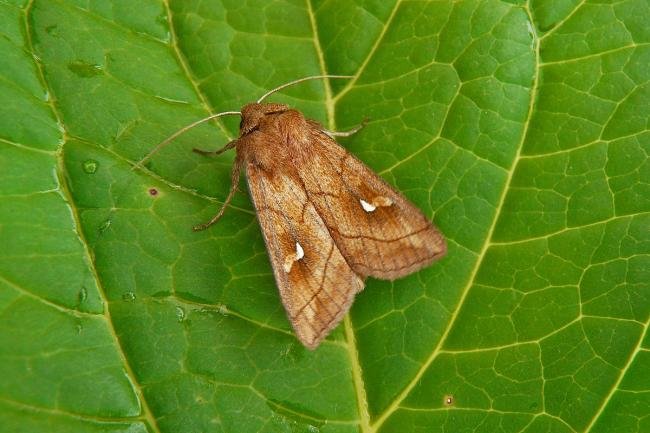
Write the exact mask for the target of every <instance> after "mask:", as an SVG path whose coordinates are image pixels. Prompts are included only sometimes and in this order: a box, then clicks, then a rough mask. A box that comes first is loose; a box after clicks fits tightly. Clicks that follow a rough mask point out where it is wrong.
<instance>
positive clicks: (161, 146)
mask: <svg viewBox="0 0 650 433" xmlns="http://www.w3.org/2000/svg"><path fill="white" fill-rule="evenodd" d="M235 114H236V115H241V113H240V112H239V111H224V112H222V113H217V114H213V115H211V116H208V117H204V118H203V119H200V120H197V121H196V122H193V123H190V124H189V125H187V126H184V127H182V128H181V129H179V130H178V131H176V132H174V133H173V134H172V135H170V136H169V137H167V138H165V139H164V140H163V141H161V142H160V143H158V144H157V145H156V147H154V148H153V150H151V152H149V153H147V154H146V155H145V157H144V158H142V159H141V160H140V161H138V162H137V163H136V164H135V165H134V166H133V168H132V170H135V169H137V168H139V167H140V166H142V164H144V163H145V162H147V161H148V160H149V158H151V157H152V156H154V155H155V154H156V153H158V151H159V150H160V149H162V148H163V146H165V145H167V144H169V142H171V141H172V140H174V139H175V138H176V137H178V136H179V135H181V134H183V133H184V132H185V131H188V130H190V129H192V128H194V127H195V126H197V125H200V124H201V123H204V122H207V121H208V120H211V119H216V118H217V117H221V116H227V115H235Z"/></svg>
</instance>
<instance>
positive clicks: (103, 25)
mask: <svg viewBox="0 0 650 433" xmlns="http://www.w3.org/2000/svg"><path fill="white" fill-rule="evenodd" d="M649 20H650V6H649V5H648V2H647V1H645V0H622V1H619V2H596V1H594V2H590V1H582V2H579V1H568V0H567V1H560V0H557V1H536V0H530V1H528V2H525V1H521V0H520V1H511V2H499V1H495V0H461V1H454V2H452V1H399V0H392V1H371V0H354V1H343V0H330V1H324V0H281V1H276V2H267V1H263V0H248V1H242V0H222V1H217V0H202V1H199V0H182V1H181V0H162V1H160V0H145V1H139V2H130V1H125V0H112V1H109V0H106V1H97V2H88V1H83V0H29V1H28V0H24V1H20V0H4V1H1V2H0V95H1V96H0V100H1V101H2V104H1V105H0V173H1V175H0V246H1V248H0V375H1V377H2V379H1V380H0V425H2V426H3V427H2V429H3V431H8V432H37V431H52V432H59V431H60V432H64V431H65V432H77V431H78V432H92V431H109V432H126V431H128V432H146V431H148V432H181V431H182V432H323V433H327V432H341V433H342V432H362V433H370V432H405V431H406V432H434V431H454V432H460V431H473V432H474V431H480V432H496V431H500V432H541V431H549V432H550V431H552V432H578V431H580V432H582V431H590V432H611V431H616V432H643V431H650V421H649V420H650V375H648V371H650V370H649V369H650V334H649V333H648V332H647V329H648V324H649V320H650V156H649V155H650V114H649V113H650V69H649V68H648V65H650V26H648V25H647V23H648V21H649ZM324 73H327V74H351V75H353V76H354V78H352V79H350V80H330V81H325V82H320V81H312V82H308V83H304V84H301V85H299V86H296V87H293V88H290V89H286V90H285V91H283V92H282V93H281V94H276V95H274V96H273V97H272V100H274V101H281V102H285V103H287V104H290V105H292V106H294V107H296V108H298V109H300V110H301V111H303V112H304V113H305V114H306V115H307V116H308V117H311V118H314V119H317V120H319V121H321V122H322V123H323V124H325V125H327V127H328V128H330V129H336V130H344V129H347V128H350V127H353V126H354V125H356V124H358V123H359V122H361V121H362V120H363V119H364V118H365V117H368V118H369V119H370V122H369V123H368V125H367V126H366V127H365V128H364V129H363V130H362V131H361V132H359V133H357V134H356V135H354V136H353V137H351V138H348V139H345V140H342V144H343V145H344V146H345V147H346V148H347V149H349V150H350V152H352V153H353V154H355V155H357V156H358V157H359V158H361V159H362V160H364V161H365V162H366V163H367V164H368V165H369V166H371V167H372V168H373V169H375V170H376V171H377V172H378V173H380V174H381V175H382V176H384V177H385V178H386V179H387V180H388V181H389V182H390V183H392V184H393V185H395V186H396V187H397V188H398V189H399V190H401V191H403V192H404V194H406V195H407V196H408V197H409V198H410V199H412V200H413V201H414V202H415V203H416V204H417V205H418V206H419V207H420V208H421V209H422V210H423V212H424V213H425V214H426V215H428V216H430V217H431V218H432V219H433V220H434V221H435V222H436V224H437V225H438V226H439V227H440V228H441V230H442V231H443V232H444V233H445V235H446V237H447V239H448V243H449V252H448V255H447V257H446V258H444V259H443V260H442V261H441V262H439V263H437V264H435V265H434V266H431V267H429V268H427V269H425V270H422V271H421V272H418V273H416V274H414V275H411V276H409V277H407V278H404V279H401V280H398V281H395V282H386V281H378V280H369V281H368V284H367V288H366V289H365V291H364V292H363V293H361V294H360V295H359V296H358V297H357V300H356V303H355V305H354V307H353V308H352V311H351V314H350V315H349V317H348V318H346V320H345V322H344V323H343V324H342V325H341V326H339V327H338V328H337V329H336V330H335V331H334V333H333V334H332V335H331V336H330V337H329V338H328V339H327V340H326V341H325V342H324V343H323V344H322V345H321V346H320V347H319V348H318V349H317V350H316V351H308V350H306V349H304V348H303V347H302V346H301V345H300V344H299V343H298V342H297V340H296V339H295V337H294V336H293V334H292V332H291V329H290V326H289V324H288V322H287V319H286V317H285V314H284V311H283V309H282V306H281V304H280V300H279V296H278V294H277V289H276V286H275V282H274V280H273V276H272V274H271V270H270V266H269V262H268V258H267V254H266V251H265V249H264V243H263V241H262V238H261V234H260V229H259V226H258V224H257V221H256V218H255V215H254V212H253V208H252V206H251V203H250V200H249V198H248V196H247V194H246V193H240V194H238V195H237V197H236V199H235V201H234V203H233V205H232V206H231V207H230V208H229V209H228V210H227V212H226V214H225V216H224V218H223V219H222V220H221V221H220V222H219V223H218V224H217V225H216V226H214V227H212V228H210V229H209V230H206V231H203V232H199V233H194V232H192V230H191V227H192V226H193V225H195V224H197V223H201V222H204V221H206V220H208V219H209V218H210V217H211V216H212V215H214V213H215V212H216V211H217V209H218V208H219V206H220V205H221V203H222V202H223V200H224V198H225V196H226V194H227V192H228V189H229V182H230V180H229V178H230V165H231V162H232V158H233V155H232V154H227V155H223V156H220V157H218V158H214V159H209V158H204V157H202V156H200V155H197V154H195V153H193V152H191V148H193V147H200V148H205V149H216V148H218V147H220V146H222V145H223V144H224V143H226V142H227V140H229V139H230V138H232V137H234V136H236V133H237V121H238V119H235V118H227V119H225V120H223V121H220V122H215V123H212V124H203V125H201V126H199V127H197V128H194V129H192V130H191V131H189V132H188V133H186V134H185V135H183V136H181V137H180V138H178V139H177V140H175V141H174V142H173V144H171V145H169V146H167V147H166V148H164V149H163V150H162V151H160V152H159V153H158V154H156V155H155V156H154V157H153V159H152V160H151V161H150V162H149V163H147V165H146V169H144V170H132V167H133V165H134V164H135V163H136V162H137V161H138V160H139V159H141V158H142V157H143V156H144V155H145V154H147V152H149V151H150V150H151V149H152V148H153V147H154V146H155V145H156V143H158V142H160V141H161V140H163V139H164V138H165V137H167V136H169V135H170V134H171V133H173V132H174V131H176V130H177V129H178V128H180V127H182V126H184V125H187V124H189V123H192V122H194V121H196V120H197V119H200V118H202V117H205V116H206V115H208V114H209V113H214V112H219V111H224V110H236V109H238V108H239V107H241V106H242V105H243V104H245V103H247V102H250V101H252V100H255V99H256V98H257V97H259V96H260V95H262V94H263V93H264V92H266V91H267V90H269V89H271V88H273V87H275V86H277V85H279V84H282V83H285V82H287V81H290V80H293V79H296V78H300V77H303V76H307V75H317V74H324ZM241 189H242V190H243V191H245V188H244V187H243V184H242V186H241Z"/></svg>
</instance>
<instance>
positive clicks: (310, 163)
mask: <svg viewBox="0 0 650 433" xmlns="http://www.w3.org/2000/svg"><path fill="white" fill-rule="evenodd" d="M322 78H349V77H347V76H340V75H324V76H311V77H305V78H301V79H298V80H295V81H292V82H289V83H286V84H284V85H282V86H279V87H277V88H275V89H273V90H271V91H269V92H267V93H266V94H265V95H263V96H262V97H261V98H259V99H258V100H257V101H256V102H253V103H249V104H246V105H244V107H242V109H241V111H227V112H223V113H218V114H215V115H212V116H209V117H207V118H205V119H201V120H199V121H197V122H194V123H193V124H191V125H188V126H186V127H185V128H183V129H181V130H179V131H177V132H176V133H174V134H173V135H171V136H170V137H169V138H168V139H166V140H165V141H163V142H162V143H160V144H159V145H158V146H156V148H154V150H153V151H151V152H150V153H149V155H147V156H146V157H145V158H144V159H143V160H141V161H140V163H138V164H137V165H141V164H142V163H144V161H145V160H146V159H148V158H149V157H150V156H151V155H152V154H153V153H155V152H156V151H157V150H159V149H160V148H161V147H162V146H163V145H165V144H167V143H168V142H170V141H171V140H173V139H174V138H176V137H177V136H178V135H180V134H181V133H183V132H185V131H186V130H188V129H190V128H192V127H194V126H196V125H197V124H199V123H202V122H205V121H207V120H209V119H213V118H216V117H220V116H224V115H239V116H241V123H240V125H239V137H237V138H236V139H234V140H232V141H230V142H229V143H227V144H226V145H225V146H224V147H222V148H221V149H219V150H216V151H205V150H200V149H194V151H196V152H198V153H200V154H203V155H219V154H221V153H223V152H224V151H226V150H228V149H235V150H236V156H235V161H234V164H233V167H232V173H231V180H232V183H231V186H230V192H229V194H228V196H227V198H226V200H225V201H224V204H223V206H222V207H221V209H220V210H219V212H218V213H217V214H216V215H215V216H214V217H213V218H212V219H211V220H210V221H208V222H207V223H205V224H201V225H199V226H196V227H194V230H203V229H206V228H208V227H209V226H211V225H212V224H214V223H216V222H217V221H218V220H219V218H220V217H221V216H222V215H223V213H224V211H225V209H226V207H227V206H228V204H229V203H230V202H231V200H232V198H233V196H234V194H235V193H236V191H237V185H238V183H239V177H240V173H241V171H242V170H244V171H245V173H246V179H247V181H248V189H249V192H250V196H251V198H252V200H253V204H254V205H255V210H256V212H257V218H258V220H259V223H260V226H261V227H262V234H263V237H264V241H265V243H266V248H267V251H268V254H269V258H270V260H271V266H272V268H273V274H274V276H275V281H276V283H277V285H278V289H279V291H280V297H281V298H282V303H283V304H284V308H285V310H286V313H287V316H288V318H289V321H290V322H291V325H292V326H293V329H294V330H295V333H296V336H297V337H298V339H299V340H300V342H301V343H302V344H303V345H305V346H306V347H307V348H309V349H315V348H316V347H318V345H319V344H320V342H321V341H322V340H323V338H325V337H326V336H327V335H328V334H329V332H330V331H331V330H332V329H333V328H334V327H336V325H337V324H338V323H339V322H340V321H341V320H342V319H343V317H344V316H345V314H346V313H347V312H348V310H349V309H350V306H351V305H352V302H353V300H354V297H355V295H356V294H357V293H359V292H360V291H361V290H363V287H364V280H365V279H366V278H367V277H374V278H379V279H386V280H394V279H396V278H400V277H403V276H405V275H408V274H410V273H412V272H415V271H417V270H419V269H421V268H423V267H425V266H428V265H429V264H431V263H432V262H433V261H435V260H437V259H439V258H441V257H442V256H444V254H445V252H446V243H445V240H444V238H443V236H442V234H441V233H440V231H439V230H438V229H437V228H436V227H435V226H434V225H433V224H432V223H431V221H429V219H428V218H426V217H425V216H424V215H423V214H422V212H420V211H419V210H418V209H417V208H416V207H415V205H413V204H412V203H411V202H410V201H408V200H407V199H406V198H405V197H404V196H403V195H402V194H400V193H399V192H397V191H396V190H395V189H394V188H392V187H391V186H390V185H388V184H387V183H386V182H385V181H384V180H382V179H381V178H380V177H379V176H378V175H377V174H375V173H374V172H373V171H372V170H371V169H370V168H368V167H367V166H366V165H365V164H363V163H362V162H361V161H360V160H359V159H357V158H356V157H354V156H353V155H352V154H350V153H349V152H347V151H346V150H345V149H344V148H343V147H341V146H340V145H339V144H337V143H336V141H334V139H333V137H334V136H341V135H343V136H345V135H351V134H352V133H354V132H356V131H358V130H359V129H360V128H361V127H362V126H363V124H362V125H360V126H359V127H357V128H355V129H354V130H351V131H348V132H339V133H335V132H329V131H327V130H326V129H325V128H324V127H323V126H322V125H321V124H320V123H318V122H316V121H314V120H311V119H306V118H305V117H304V116H303V115H302V113H301V112H300V111H298V110H295V109H292V108H290V107H288V106H287V105H284V104H277V103H263V102H262V101H263V100H264V99H265V98H266V97H268V96H269V95H271V94H273V93H275V92H277V91H279V90H281V89H284V88H285V87H288V86H292V85H294V84H297V83H300V82H303V81H306V80H312V79H322Z"/></svg>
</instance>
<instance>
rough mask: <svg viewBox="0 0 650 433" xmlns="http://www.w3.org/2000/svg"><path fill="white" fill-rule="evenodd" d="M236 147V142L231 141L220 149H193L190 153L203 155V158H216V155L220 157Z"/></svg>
mask: <svg viewBox="0 0 650 433" xmlns="http://www.w3.org/2000/svg"><path fill="white" fill-rule="evenodd" d="M236 146H237V140H232V141H230V142H228V144H226V145H225V146H224V147H222V148H221V149H217V150H203V149H197V148H196V147H195V148H193V149H192V152H195V153H198V154H199V155H203V156H217V155H221V154H222V153H224V152H225V151H226V150H230V149H232V148H233V147H236Z"/></svg>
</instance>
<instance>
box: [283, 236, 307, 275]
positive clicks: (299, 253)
mask: <svg viewBox="0 0 650 433" xmlns="http://www.w3.org/2000/svg"><path fill="white" fill-rule="evenodd" d="M303 257H305V250H303V249H302V246H301V245H300V244H299V243H298V242H296V252H295V253H293V254H289V255H288V256H287V257H286V258H285V259H284V272H286V273H287V274H288V273H289V272H291V268H292V267H293V263H294V262H297V261H298V260H300V259H302V258H303Z"/></svg>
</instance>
